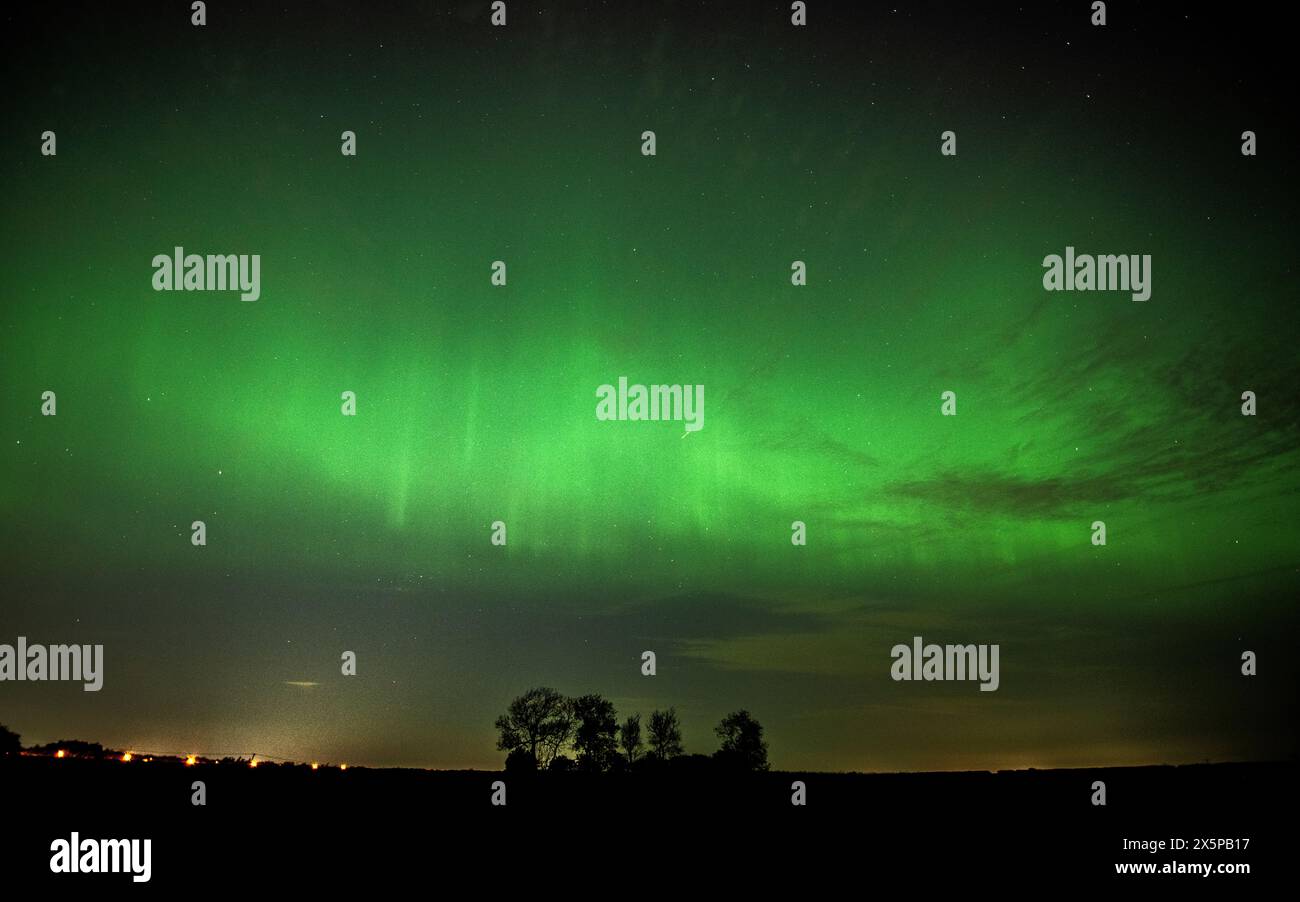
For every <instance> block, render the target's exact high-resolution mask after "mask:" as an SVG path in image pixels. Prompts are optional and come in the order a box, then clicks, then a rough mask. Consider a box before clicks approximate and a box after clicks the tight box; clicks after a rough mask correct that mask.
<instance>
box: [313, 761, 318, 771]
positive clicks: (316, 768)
mask: <svg viewBox="0 0 1300 902" xmlns="http://www.w3.org/2000/svg"><path fill="white" fill-rule="evenodd" d="M311 769H312V770H319V769H320V765H319V764H317V763H316V762H315V761H313V762H312V763H311Z"/></svg>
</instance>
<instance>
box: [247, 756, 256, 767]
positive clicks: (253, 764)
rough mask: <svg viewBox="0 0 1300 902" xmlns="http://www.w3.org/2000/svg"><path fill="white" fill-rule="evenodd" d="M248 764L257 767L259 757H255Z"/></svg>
mask: <svg viewBox="0 0 1300 902" xmlns="http://www.w3.org/2000/svg"><path fill="white" fill-rule="evenodd" d="M248 766H249V767H257V759H256V758H254V759H253V760H252V761H249V762H248Z"/></svg>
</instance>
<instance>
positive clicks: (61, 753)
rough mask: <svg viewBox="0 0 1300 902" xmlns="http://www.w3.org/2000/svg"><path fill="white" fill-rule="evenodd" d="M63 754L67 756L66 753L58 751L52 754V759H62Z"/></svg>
mask: <svg viewBox="0 0 1300 902" xmlns="http://www.w3.org/2000/svg"><path fill="white" fill-rule="evenodd" d="M65 754H67V753H66V752H64V751H63V749H59V750H58V751H57V752H55V753H54V757H55V758H62V757H63V756H64V755H65Z"/></svg>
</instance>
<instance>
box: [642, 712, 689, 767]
mask: <svg viewBox="0 0 1300 902" xmlns="http://www.w3.org/2000/svg"><path fill="white" fill-rule="evenodd" d="M649 727H650V743H649V744H650V754H651V755H652V756H654V757H655V758H657V759H658V760H660V761H667V760H668V759H669V758H674V757H676V756H677V755H680V754H681V753H682V729H681V725H680V724H679V723H678V722H677V709H676V708H669V709H668V710H667V711H651V712H650V723H649Z"/></svg>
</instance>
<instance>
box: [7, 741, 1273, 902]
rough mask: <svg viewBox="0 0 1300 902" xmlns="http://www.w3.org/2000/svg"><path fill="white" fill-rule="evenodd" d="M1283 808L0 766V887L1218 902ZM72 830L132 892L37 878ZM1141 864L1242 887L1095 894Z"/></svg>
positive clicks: (774, 783)
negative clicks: (944, 885)
mask: <svg viewBox="0 0 1300 902" xmlns="http://www.w3.org/2000/svg"><path fill="white" fill-rule="evenodd" d="M195 780H202V781H203V782H204V783H205V784H206V789H207V804H206V806H202V807H198V806H194V805H192V804H191V802H190V797H191V788H190V787H191V784H192V782H193V781H195ZM496 780H505V781H506V785H507V804H506V805H505V807H494V806H493V805H492V804H491V796H492V784H493V782H494V781H496ZM795 780H802V781H803V782H804V783H805V784H806V786H807V805H806V806H804V807H796V806H793V805H791V802H790V798H791V789H790V786H791V783H792V782H793V781H795ZM1094 780H1102V781H1104V782H1105V784H1106V793H1107V804H1106V806H1105V807H1095V806H1093V805H1092V804H1091V796H1092V789H1091V787H1092V784H1093V781H1094ZM1294 790H1295V768H1294V766H1293V765H1290V764H1276V765H1274V764H1241V765H1235V764H1220V765H1193V766H1183V767H1145V768H1115V769H1099V770H1069V771H1015V772H1004V773H996V774H993V773H947V774H896V775H859V774H794V773H769V774H759V775H747V776H739V775H724V774H718V773H715V772H713V769H712V768H709V767H707V766H706V765H703V764H700V765H696V766H692V764H691V763H690V762H685V763H683V764H682V766H678V767H671V768H669V769H667V770H665V771H662V772H659V773H639V774H633V775H609V774H605V775H594V776H588V775H583V774H542V775H537V776H532V777H524V776H517V775H510V776H507V775H505V774H502V773H494V772H486V771H468V772H456V771H416V770H366V769H357V768H354V769H350V770H348V771H346V772H342V771H338V770H333V769H322V770H320V771H316V772H313V771H311V770H310V769H309V768H307V767H302V766H288V765H281V766H276V765H272V764H263V765H262V766H259V767H258V768H256V769H250V768H248V767H247V766H241V765H233V764H231V765H221V764H209V765H198V766H194V767H185V766H182V765H177V764H169V763H158V762H153V763H149V764H144V763H138V762H137V763H131V764H122V763H119V762H113V761H103V762H98V761H83V760H72V759H65V760H62V761H59V760H53V759H34V758H25V759H20V760H16V761H11V762H9V763H6V764H5V765H3V766H2V767H0V794H2V795H0V797H2V798H3V800H4V811H5V817H4V822H5V829H6V832H9V833H10V834H11V835H10V838H9V840H8V842H7V843H6V845H5V850H6V855H7V857H6V858H5V859H4V869H5V871H6V878H7V885H14V884H13V883H12V882H10V881H17V882H18V884H20V885H21V884H22V883H25V882H27V881H34V880H44V881H46V882H47V883H50V884H51V885H53V884H58V885H60V886H62V887H64V888H67V887H69V886H74V885H75V886H84V887H87V888H89V887H90V886H91V885H93V886H95V887H97V888H99V887H105V886H109V885H117V884H120V885H121V887H122V888H127V889H129V890H133V891H140V890H146V891H148V890H153V891H156V890H157V889H163V888H173V889H182V888H183V889H187V890H190V889H194V888H195V887H205V886H223V887H227V886H228V887H231V888H239V887H245V888H250V889H251V888H256V887H263V888H265V887H268V886H281V885H283V886H289V887H295V886H296V887H301V886H304V885H305V884H304V883H303V881H304V880H307V879H309V877H310V879H311V880H314V881H321V882H322V883H325V884H329V883H332V882H335V881H339V880H346V881H349V882H350V881H352V880H356V881H371V880H374V879H377V877H378V876H379V875H388V876H392V877H398V876H404V877H416V878H418V877H420V875H422V874H428V873H431V871H432V869H435V868H436V869H437V871H438V872H439V873H440V874H441V875H442V876H443V877H445V878H451V877H457V876H459V877H464V878H465V879H469V880H478V879H480V878H487V879H491V880H492V881H494V882H502V883H503V884H510V882H511V881H513V880H520V881H526V880H530V879H532V878H530V877H528V876H527V875H528V874H529V873H531V872H534V871H537V870H538V869H543V870H544V871H545V872H547V873H550V872H551V871H552V870H554V869H558V870H557V872H556V873H555V874H553V875H552V877H551V878H550V879H555V880H560V879H561V877H560V876H559V875H560V874H567V875H568V876H567V877H564V878H563V879H565V880H568V879H573V880H577V881H579V882H581V880H582V879H584V877H583V875H585V876H586V877H590V878H592V879H595V877H596V876H598V875H608V876H610V877H611V878H613V877H616V876H617V875H618V874H619V873H623V874H624V875H626V876H627V879H629V880H634V882H638V883H639V882H640V881H643V880H644V881H647V882H646V883H645V884H644V885H646V886H649V884H650V883H653V882H655V881H658V880H660V879H667V880H669V881H670V882H671V883H673V884H680V883H681V882H682V881H684V880H685V879H686V876H687V875H688V874H697V873H698V872H699V870H700V869H701V868H703V869H704V870H705V871H706V872H707V874H708V875H710V876H709V877H708V879H710V880H717V881H719V882H720V884H727V883H732V882H739V883H761V884H770V883H772V882H776V883H785V882H790V883H791V884H792V885H797V884H799V883H800V882H801V881H806V880H829V879H838V878H840V877H844V878H851V879H858V878H862V879H868V878H870V877H872V876H874V875H879V876H880V877H881V878H882V879H884V878H889V879H898V880H905V881H906V880H924V881H929V880H931V879H936V878H939V879H955V880H964V879H978V880H979V881H980V882H981V884H983V885H987V886H995V885H1004V884H1008V883H1010V884H1015V883H1018V882H1020V881H1022V880H1038V879H1052V880H1055V881H1058V882H1061V883H1066V884H1070V883H1074V882H1077V881H1083V882H1093V881H1109V882H1112V883H1113V882H1119V881H1132V882H1135V883H1138V884H1139V885H1141V884H1143V883H1145V884H1146V885H1147V886H1148V887H1150V888H1152V889H1154V887H1155V886H1160V885H1168V884H1170V882H1172V884H1174V885H1185V884H1186V883H1188V882H1190V881H1200V883H1201V885H1207V884H1209V883H1210V882H1211V881H1223V882H1227V881H1231V883H1220V884H1219V885H1220V888H1221V891H1230V890H1229V889H1228V886H1241V885H1242V884H1241V883H1240V882H1239V881H1242V880H1247V881H1252V882H1255V881H1260V880H1268V879H1277V878H1278V877H1279V871H1278V868H1279V866H1280V865H1281V864H1282V863H1283V862H1284V861H1285V859H1286V857H1287V855H1288V848H1287V844H1288V842H1289V836H1290V835H1291V833H1292V831H1291V829H1290V828H1289V827H1288V828H1286V829H1283V825H1285V824H1289V823H1291V818H1292V816H1293V815H1292V812H1293V805H1294V798H1295V795H1294ZM250 813H252V814H250ZM74 830H75V831H77V832H78V833H79V835H80V837H81V838H83V839H85V838H95V839H107V838H136V839H144V838H149V839H152V841H153V848H152V879H151V880H150V882H149V883H148V884H147V885H138V884H132V882H131V879H130V877H129V876H127V875H125V874H113V875H110V874H99V875H90V876H86V875H67V874H60V875H54V874H51V873H50V870H49V862H50V854H51V853H50V852H49V847H50V843H51V842H52V841H53V840H55V839H58V838H64V839H66V838H68V837H69V836H70V834H71V832H72V831H74ZM1170 837H1180V838H1183V839H1185V840H1186V841H1187V843H1188V846H1187V848H1185V849H1181V850H1177V851H1176V852H1172V853H1171V852H1169V851H1167V850H1166V851H1163V852H1157V853H1154V854H1153V853H1150V852H1144V851H1135V850H1128V851H1125V850H1124V848H1123V843H1124V840H1125V839H1129V840H1151V839H1156V840H1159V839H1164V840H1166V841H1167V840H1168V839H1169V838H1170ZM1247 837H1249V839H1250V843H1249V845H1248V846H1247V847H1246V848H1245V849H1242V850H1234V849H1215V850H1213V851H1204V850H1201V851H1197V850H1194V849H1193V845H1194V844H1195V843H1196V842H1197V840H1206V839H1216V840H1217V839H1233V840H1235V839H1244V838H1247ZM936 861H942V862H943V866H942V868H936V866H935V864H934V862H936ZM1152 861H1154V862H1157V863H1158V864H1161V865H1163V864H1164V863H1166V862H1171V861H1178V862H1183V863H1187V862H1210V863H1213V864H1221V863H1230V862H1245V863H1249V864H1250V865H1251V871H1252V872H1251V874H1250V875H1240V874H1226V875H1225V874H1210V875H1209V876H1208V877H1206V876H1203V875H1187V874H1173V875H1170V874H1156V875H1137V876H1135V875H1130V874H1125V875H1119V876H1117V875H1116V873H1115V864H1116V863H1124V862H1152ZM972 868H973V869H974V870H973V871H970V872H969V875H968V877H963V876H962V875H963V874H967V873H968V872H967V869H972ZM659 871H662V872H663V873H660V874H659V875H658V876H655V874H656V872H659ZM557 888H558V887H557Z"/></svg>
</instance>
